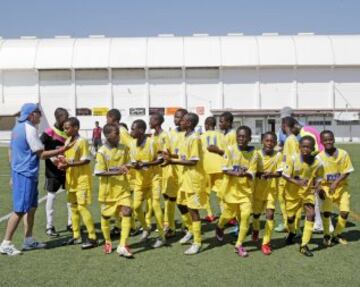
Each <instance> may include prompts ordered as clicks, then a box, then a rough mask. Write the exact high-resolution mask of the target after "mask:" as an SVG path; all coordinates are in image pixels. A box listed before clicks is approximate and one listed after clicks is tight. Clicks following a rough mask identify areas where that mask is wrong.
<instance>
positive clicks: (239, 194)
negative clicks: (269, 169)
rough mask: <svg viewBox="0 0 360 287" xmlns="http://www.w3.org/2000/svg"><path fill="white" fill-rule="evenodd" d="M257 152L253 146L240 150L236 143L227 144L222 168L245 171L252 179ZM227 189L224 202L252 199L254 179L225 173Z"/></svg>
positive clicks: (240, 201) (255, 169)
mask: <svg viewBox="0 0 360 287" xmlns="http://www.w3.org/2000/svg"><path fill="white" fill-rule="evenodd" d="M257 157H258V153H257V152H256V150H255V147H253V146H249V147H248V148H247V149H246V150H240V148H239V146H238V145H237V144H235V145H232V146H229V147H228V149H227V152H226V154H225V160H226V163H225V166H224V167H223V170H232V171H240V170H243V171H246V172H247V173H249V174H250V175H251V176H252V178H253V179H254V178H255V176H256V171H257V161H258V160H257ZM225 178H226V179H227V190H226V191H225V194H224V201H225V202H226V203H242V202H244V201H248V200H249V199H250V200H251V199H252V196H253V191H254V180H253V179H250V178H248V177H236V176H231V175H225Z"/></svg>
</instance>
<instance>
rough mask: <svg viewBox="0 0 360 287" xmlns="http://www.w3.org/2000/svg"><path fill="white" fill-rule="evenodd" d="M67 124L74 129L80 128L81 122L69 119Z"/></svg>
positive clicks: (72, 118) (73, 118)
mask: <svg viewBox="0 0 360 287" xmlns="http://www.w3.org/2000/svg"><path fill="white" fill-rule="evenodd" d="M65 123H69V124H70V126H72V127H73V128H80V121H79V120H78V119H77V118H75V117H70V118H68V119H67V120H66V121H65Z"/></svg>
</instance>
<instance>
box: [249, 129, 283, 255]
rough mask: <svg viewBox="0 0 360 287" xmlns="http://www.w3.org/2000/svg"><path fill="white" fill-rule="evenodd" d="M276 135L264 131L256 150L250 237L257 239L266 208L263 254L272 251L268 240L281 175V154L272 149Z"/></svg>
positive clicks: (272, 224) (275, 141) (268, 253)
mask: <svg viewBox="0 0 360 287" xmlns="http://www.w3.org/2000/svg"><path fill="white" fill-rule="evenodd" d="M276 143H277V136H276V134H275V133H273V132H266V133H265V134H264V135H263V138H262V144H263V148H262V149H261V150H258V151H257V152H258V162H257V172H256V180H255V189H254V201H253V212H254V213H253V217H254V220H253V232H252V239H253V241H255V242H256V241H257V240H258V238H259V230H260V215H261V213H262V212H263V211H264V209H265V210H266V225H265V233H264V238H263V241H262V245H261V251H262V253H263V254H264V255H270V254H271V253H272V250H271V245H270V240H271V235H272V231H273V229H274V213H275V203H276V199H277V193H278V178H280V177H281V169H282V154H281V153H280V152H277V151H275V150H274V148H275V146H276Z"/></svg>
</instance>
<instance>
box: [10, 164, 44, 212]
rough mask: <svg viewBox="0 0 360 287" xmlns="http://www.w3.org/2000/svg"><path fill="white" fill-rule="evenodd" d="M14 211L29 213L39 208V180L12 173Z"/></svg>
mask: <svg viewBox="0 0 360 287" xmlns="http://www.w3.org/2000/svg"><path fill="white" fill-rule="evenodd" d="M12 184H13V186H12V189H13V211H14V212H19V213H27V212H29V211H30V209H31V208H33V207H37V206H38V196H39V191H38V179H37V178H31V177H26V176H23V175H21V174H19V173H17V172H15V171H13V172H12Z"/></svg>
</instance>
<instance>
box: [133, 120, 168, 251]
mask: <svg viewBox="0 0 360 287" xmlns="http://www.w3.org/2000/svg"><path fill="white" fill-rule="evenodd" d="M145 131H146V123H145V122H144V121H143V120H135V121H134V122H133V123H132V125H131V136H132V137H133V138H134V139H135V140H134V141H132V143H131V148H130V159H131V163H132V166H133V168H134V169H135V172H134V180H133V185H134V213H135V215H136V217H137V219H138V220H139V221H140V223H141V226H142V228H143V233H142V235H141V240H142V241H145V240H147V239H148V238H149V236H150V232H151V230H150V229H149V228H148V226H147V224H146V221H145V218H144V212H143V210H142V205H143V202H144V201H145V200H147V199H151V203H152V208H153V211H154V214H155V219H156V225H157V229H158V231H159V238H157V240H156V242H155V243H154V244H153V247H154V248H158V247H161V246H163V245H164V244H165V243H166V240H165V235H164V227H163V214H162V210H161V206H160V196H161V182H160V180H159V178H158V179H156V177H157V176H158V175H156V174H155V173H154V166H156V165H159V164H161V163H162V162H163V159H162V158H161V157H160V156H159V155H158V149H157V145H156V144H155V142H154V140H153V139H152V138H151V137H147V136H146V135H145ZM155 171H156V170H155Z"/></svg>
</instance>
